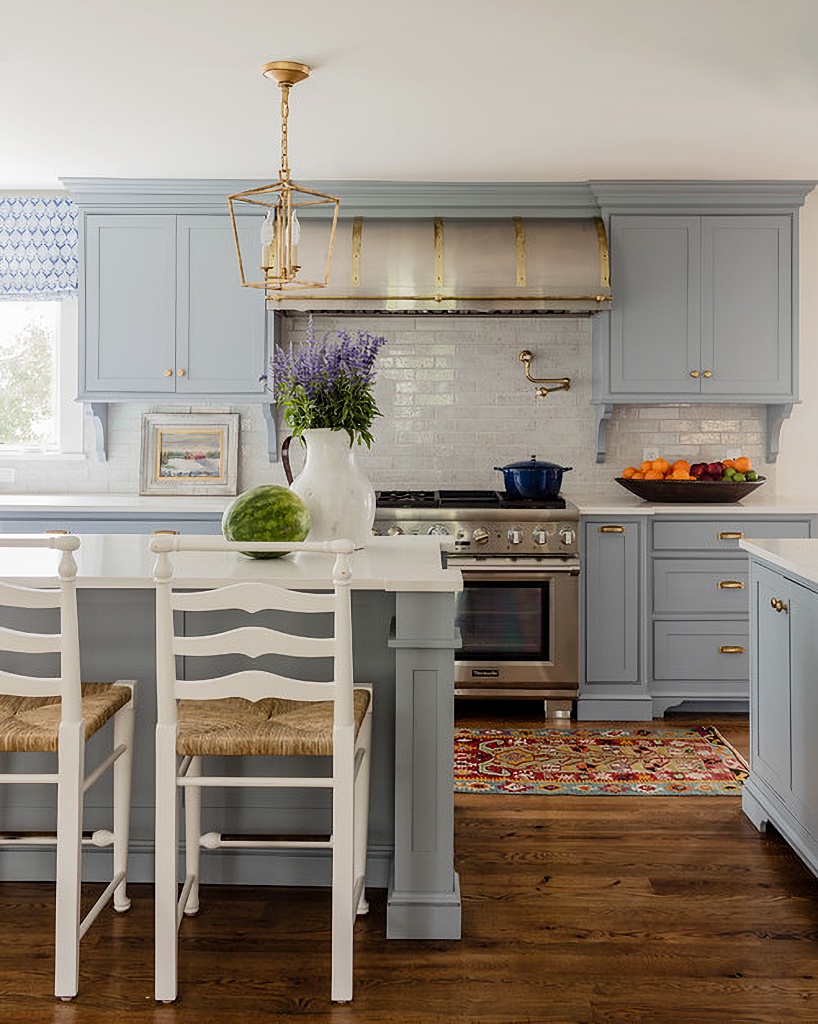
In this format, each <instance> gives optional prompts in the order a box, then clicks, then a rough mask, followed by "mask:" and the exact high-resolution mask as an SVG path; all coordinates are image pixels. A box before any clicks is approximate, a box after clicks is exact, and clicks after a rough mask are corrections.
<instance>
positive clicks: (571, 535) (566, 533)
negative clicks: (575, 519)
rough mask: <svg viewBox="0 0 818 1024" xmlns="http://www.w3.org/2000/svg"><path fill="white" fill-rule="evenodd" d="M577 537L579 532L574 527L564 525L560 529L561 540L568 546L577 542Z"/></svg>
mask: <svg viewBox="0 0 818 1024" xmlns="http://www.w3.org/2000/svg"><path fill="white" fill-rule="evenodd" d="M576 539H577V533H576V530H574V529H573V528H572V527H570V526H564V527H563V528H562V529H561V530H560V540H561V541H562V543H563V544H564V545H565V546H566V547H567V548H570V547H572V545H573V544H574V543H575V542H576Z"/></svg>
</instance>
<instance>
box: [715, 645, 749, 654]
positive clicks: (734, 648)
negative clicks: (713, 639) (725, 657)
mask: <svg viewBox="0 0 818 1024" xmlns="http://www.w3.org/2000/svg"><path fill="white" fill-rule="evenodd" d="M719 654H744V648H743V647H739V646H738V645H735V644H723V645H722V646H721V647H719Z"/></svg>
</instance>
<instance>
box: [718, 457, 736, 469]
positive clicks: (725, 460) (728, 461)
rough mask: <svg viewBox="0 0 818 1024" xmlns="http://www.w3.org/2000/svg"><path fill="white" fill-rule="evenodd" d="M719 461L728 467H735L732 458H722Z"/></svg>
mask: <svg viewBox="0 0 818 1024" xmlns="http://www.w3.org/2000/svg"><path fill="white" fill-rule="evenodd" d="M721 461H722V465H724V466H729V467H730V469H735V468H736V463H735V460H734V459H722V460H721Z"/></svg>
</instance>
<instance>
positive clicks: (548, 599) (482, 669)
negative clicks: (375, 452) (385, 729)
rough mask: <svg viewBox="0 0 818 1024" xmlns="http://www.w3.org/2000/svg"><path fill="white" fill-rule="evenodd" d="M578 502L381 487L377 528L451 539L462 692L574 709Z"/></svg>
mask: <svg viewBox="0 0 818 1024" xmlns="http://www.w3.org/2000/svg"><path fill="white" fill-rule="evenodd" d="M578 520H579V513H578V511H577V508H576V506H574V505H571V504H570V503H569V502H566V501H565V500H564V499H563V498H562V497H559V498H556V499H553V500H548V501H537V500H513V499H510V498H508V497H507V496H506V495H505V494H502V493H500V492H497V491H455V490H452V491H381V492H380V493H379V494H378V496H377V511H376V514H375V524H374V533H376V534H379V535H387V536H395V535H399V534H437V535H448V536H449V537H451V538H452V542H453V548H454V550H453V551H452V552H451V553H450V554H449V555H448V559H449V562H450V564H452V565H456V566H457V567H458V568H459V569H461V570H462V572H463V584H464V588H463V592H462V593H461V594H460V595H458V608H457V625H458V628H459V629H460V634H461V638H462V642H463V646H462V648H461V649H460V651H459V652H458V653H457V654H456V661H455V696H456V697H483V698H488V697H493V698H512V697H513V698H537V699H542V700H544V701H545V707H546V715H547V716H548V717H568V716H569V715H570V713H571V706H572V701H573V700H575V699H576V696H577V688H578V680H579V553H578V552H579V547H578V543H577V524H578Z"/></svg>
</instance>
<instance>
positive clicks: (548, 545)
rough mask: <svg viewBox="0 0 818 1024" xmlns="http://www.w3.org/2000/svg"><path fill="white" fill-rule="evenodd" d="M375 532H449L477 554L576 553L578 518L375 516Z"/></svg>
mask: <svg viewBox="0 0 818 1024" xmlns="http://www.w3.org/2000/svg"><path fill="white" fill-rule="evenodd" d="M372 532H373V533H374V534H375V536H379V537H399V536H401V535H402V534H405V535H414V536H425V535H429V536H447V537H451V538H452V539H453V540H454V549H455V551H457V552H462V553H464V554H466V553H468V554H475V555H530V554H534V555H563V556H564V555H570V554H575V553H576V552H577V549H578V544H577V524H576V523H575V522H560V521H554V522H542V523H537V522H533V523H532V522H520V523H516V522H513V521H510V520H506V521H505V522H490V521H486V522H468V523H461V522H457V521H453V522H429V521H413V520H402V521H401V522H394V521H387V520H377V519H376V520H375V525H374V527H373V530H372Z"/></svg>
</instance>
